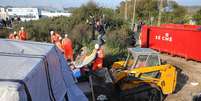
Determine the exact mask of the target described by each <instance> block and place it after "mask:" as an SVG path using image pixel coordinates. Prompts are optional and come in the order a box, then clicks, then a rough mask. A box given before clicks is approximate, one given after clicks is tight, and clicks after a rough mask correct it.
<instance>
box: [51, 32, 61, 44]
mask: <svg viewBox="0 0 201 101" xmlns="http://www.w3.org/2000/svg"><path fill="white" fill-rule="evenodd" d="M60 37H61V36H60V35H59V34H58V33H55V34H54V35H52V36H51V42H52V43H56V42H58V41H59V38H60Z"/></svg>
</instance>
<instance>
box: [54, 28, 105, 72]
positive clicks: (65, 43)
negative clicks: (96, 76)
mask: <svg viewBox="0 0 201 101" xmlns="http://www.w3.org/2000/svg"><path fill="white" fill-rule="evenodd" d="M50 35H51V42H52V43H53V44H55V45H56V46H57V47H58V49H59V50H60V51H61V52H63V53H64V57H65V59H66V60H67V61H71V62H73V61H74V58H73V45H72V41H71V40H70V39H69V38H68V35H67V34H65V37H64V38H63V39H62V37H61V35H60V34H58V33H56V32H54V31H51V32H50ZM93 51H95V52H96V58H95V60H94V61H93V62H92V70H93V71H97V70H99V69H101V68H102V67H103V58H104V51H103V46H102V45H100V44H95V47H94V50H93ZM84 58H85V57H84ZM71 69H73V68H71Z"/></svg>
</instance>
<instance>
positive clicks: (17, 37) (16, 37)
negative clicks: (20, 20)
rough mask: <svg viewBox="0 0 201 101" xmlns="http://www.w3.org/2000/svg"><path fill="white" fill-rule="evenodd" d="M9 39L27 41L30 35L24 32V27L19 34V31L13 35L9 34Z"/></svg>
mask: <svg viewBox="0 0 201 101" xmlns="http://www.w3.org/2000/svg"><path fill="white" fill-rule="evenodd" d="M8 38H9V39H13V40H27V38H28V33H27V32H26V31H25V30H24V27H21V28H20V31H19V32H18V33H17V31H14V32H13V33H11V34H9V37H8Z"/></svg>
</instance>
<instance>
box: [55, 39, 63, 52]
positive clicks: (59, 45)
mask: <svg viewBox="0 0 201 101" xmlns="http://www.w3.org/2000/svg"><path fill="white" fill-rule="evenodd" d="M55 45H56V46H57V48H58V49H59V50H60V51H61V52H62V53H64V50H63V47H62V37H59V41H56V42H55Z"/></svg>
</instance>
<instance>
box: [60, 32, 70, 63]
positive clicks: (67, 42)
mask: <svg viewBox="0 0 201 101" xmlns="http://www.w3.org/2000/svg"><path fill="white" fill-rule="evenodd" d="M62 47H63V50H64V56H65V58H66V60H71V61H73V45H72V41H71V40H70V39H69V38H68V34H65V37H64V39H63V40H62Z"/></svg>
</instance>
